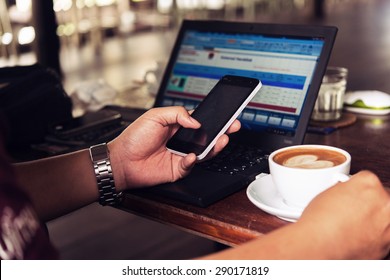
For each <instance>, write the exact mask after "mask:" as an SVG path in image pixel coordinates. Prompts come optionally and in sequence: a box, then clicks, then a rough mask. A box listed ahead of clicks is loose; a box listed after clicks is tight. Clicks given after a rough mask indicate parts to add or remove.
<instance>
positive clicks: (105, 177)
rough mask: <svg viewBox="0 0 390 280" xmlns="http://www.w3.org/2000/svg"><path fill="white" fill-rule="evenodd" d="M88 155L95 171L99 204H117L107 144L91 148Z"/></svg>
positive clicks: (117, 197)
mask: <svg viewBox="0 0 390 280" xmlns="http://www.w3.org/2000/svg"><path fill="white" fill-rule="evenodd" d="M89 153H90V156H91V160H92V163H93V168H94V170H95V176H96V181H97V186H98V190H99V203H100V204H101V205H103V206H105V205H115V204H117V203H118V202H119V194H118V193H117V192H116V189H115V182H114V177H113V174H112V169H111V162H110V156H109V151H108V148H107V144H106V143H103V144H99V145H94V146H91V147H90V148H89Z"/></svg>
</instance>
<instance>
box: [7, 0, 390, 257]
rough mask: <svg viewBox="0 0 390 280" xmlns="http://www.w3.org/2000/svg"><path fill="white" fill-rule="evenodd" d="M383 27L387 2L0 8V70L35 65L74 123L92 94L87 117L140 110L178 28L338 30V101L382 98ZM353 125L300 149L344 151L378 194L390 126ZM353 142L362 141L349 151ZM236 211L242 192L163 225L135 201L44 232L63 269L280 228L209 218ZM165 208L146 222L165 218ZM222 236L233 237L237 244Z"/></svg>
mask: <svg viewBox="0 0 390 280" xmlns="http://www.w3.org/2000/svg"><path fill="white" fill-rule="evenodd" d="M45 2H46V3H45ZM51 15H52V16H53V17H51ZM389 15H390V1H387V0H207V1H206V0H181V1H180V0H53V1H43V0H42V1H35V0H34V1H32V0H14V1H12V0H0V68H5V67H13V66H26V65H33V64H35V63H37V62H38V63H40V64H41V65H43V66H45V67H50V68H52V69H54V70H55V71H56V72H57V73H58V75H59V76H60V79H61V82H62V85H63V87H64V90H65V92H66V93H67V94H68V95H69V96H70V98H71V99H72V102H73V116H79V115H82V114H83V113H85V111H86V110H90V109H91V108H92V104H90V103H89V102H90V99H88V98H90V96H86V95H88V92H91V91H94V89H95V90H96V88H99V89H100V90H101V91H103V92H104V93H105V96H104V97H101V98H100V99H99V100H98V102H100V103H101V104H98V106H99V105H117V106H125V107H131V108H141V109H149V108H151V107H152V106H153V103H154V98H155V96H156V92H157V90H158V85H159V82H160V78H161V75H162V73H163V70H164V67H165V65H166V63H167V61H168V58H169V55H170V52H171V50H172V47H173V44H174V42H175V38H176V35H177V32H178V30H179V28H180V25H181V22H182V21H183V20H184V19H189V20H210V19H213V20H221V21H238V22H256V23H280V24H302V25H325V26H336V27H337V28H338V34H337V37H336V41H335V43H334V46H333V50H332V53H331V56H330V59H329V63H328V65H329V66H337V67H344V68H347V69H348V78H347V85H346V91H347V92H353V91H381V92H384V93H390V79H389V74H390V17H389ZM45 20H47V21H45ZM53 38H54V39H53ZM53 40H54V41H53ZM53 42H54V43H53ZM55 42H58V46H57V45H56V44H55ZM86 98H87V99H86ZM95 105H96V104H95ZM387 106H388V108H389V107H390V105H387ZM92 109H93V108H92ZM344 113H345V112H344ZM348 114H351V113H348ZM348 114H347V113H345V115H348ZM352 115H353V117H352V119H351V118H347V119H346V120H344V121H345V123H338V124H337V125H335V126H334V127H333V128H334V131H332V132H330V133H329V134H324V133H322V134H321V133H316V132H311V133H309V132H308V133H307V136H306V138H305V142H307V143H322V144H326V145H336V146H340V147H341V148H345V149H347V150H348V149H351V154H352V172H357V171H358V170H360V169H366V168H368V169H372V170H373V171H377V172H378V175H379V177H380V178H381V179H382V181H383V182H384V185H385V186H387V187H388V186H389V185H390V184H389V183H390V173H389V172H388V170H386V168H385V166H388V159H387V162H386V159H383V160H382V161H377V160H376V156H377V157H380V155H383V153H389V151H390V147H389V143H388V140H386V139H388V136H389V135H388V134H389V131H390V130H389V126H390V124H389V118H388V116H387V114H375V115H371V114H364V113H363V114H359V113H356V114H352ZM348 116H349V115H348ZM360 132H361V133H362V137H361V138H365V139H356V138H359V137H357V136H356V135H359V133H360ZM353 133H356V135H354V134H353ZM368 139H371V140H368ZM369 141H372V144H367V143H366V142H369ZM379 149H380V150H381V151H379ZM357 151H362V153H361V154H360V153H358V152H357ZM363 151H364V152H363ZM386 151H387V152H386ZM368 154H369V155H370V158H368V156H367V155H368ZM381 158H386V157H381ZM387 158H388V157H387ZM238 200H240V201H241V202H240V203H239V206H237V208H236V209H234V208H233V209H232V211H234V212H235V213H236V214H235V215H237V216H238V217H239V212H240V209H245V211H247V212H248V213H250V215H249V214H248V216H251V215H252V216H251V217H254V216H256V215H259V213H260V212H261V210H260V209H258V208H257V207H255V206H254V205H253V204H251V202H250V201H249V200H247V198H246V196H245V190H242V191H241V192H240V193H237V194H234V195H233V196H232V197H229V198H228V199H226V200H225V201H224V202H219V203H217V204H216V205H215V206H214V205H212V206H211V207H210V209H198V208H196V207H195V206H194V207H190V208H188V207H187V206H185V205H184V206H183V205H181V204H179V205H178V206H177V205H174V206H175V208H174V209H173V210H172V209H171V210H172V213H170V214H169V215H168V214H167V217H166V218H165V219H164V217H162V216H163V214H161V215H160V216H158V214H156V213H152V212H153V211H151V210H150V211H148V210H145V209H146V207H148V205H149V204H147V203H146V204H145V205H141V204H142V203H143V200H141V199H140V200H137V199H134V201H135V202H136V203H135V206H130V208H129V209H127V211H124V210H123V209H117V208H114V207H101V206H100V205H98V204H97V203H95V204H92V205H89V206H87V207H84V208H82V209H80V210H77V211H75V212H73V213H71V214H68V215H66V216H63V217H60V218H57V219H55V220H52V221H50V222H48V224H47V227H48V231H49V234H50V238H51V240H52V242H53V244H54V245H55V246H56V247H57V248H58V249H59V252H60V255H61V258H63V259H188V258H195V257H199V256H201V255H204V254H208V253H211V252H215V251H217V250H221V249H223V248H226V247H228V246H234V245H236V244H239V243H241V242H244V241H246V240H249V239H251V238H253V237H255V236H258V235H259V234H262V233H265V232H268V231H270V230H272V229H274V228H277V227H279V226H282V225H284V224H285V223H286V221H282V220H280V219H278V218H277V217H273V216H272V217H271V216H270V217H268V216H267V217H266V218H260V219H258V220H257V222H258V223H259V224H261V223H263V224H264V225H254V224H255V222H254V221H252V222H248V221H246V220H245V218H243V219H242V220H241V221H237V222H236V224H235V223H233V222H230V221H227V220H224V219H225V217H222V215H216V216H212V214H213V213H214V212H218V211H219V209H226V207H228V208H230V207H231V205H233V204H236V201H238ZM148 203H149V202H148ZM164 203H165V202H164ZM164 203H161V204H159V206H158V208H156V212H158V211H163V210H164V209H167V208H169V207H171V206H170V204H169V203H168V204H164ZM129 204H130V198H129ZM167 205H168V206H167ZM131 207H134V208H131ZM149 207H150V205H149ZM239 207H241V208H239ZM238 208H239V209H238ZM142 210H145V212H142ZM193 213H196V214H193ZM194 215H198V216H199V219H198V220H195V218H194ZM228 215H229V214H226V216H228ZM263 215H268V214H263ZM220 216H221V217H220ZM233 216H234V215H233ZM175 218H176V219H177V220H178V222H177V223H176V222H171V221H169V219H175ZM192 219H193V220H192ZM237 220H240V218H238V219H237ZM200 221H203V222H205V223H206V225H203V226H202V225H200V223H201V222H200ZM190 224H192V225H190ZM227 224H229V225H228V226H227V227H226V228H224V226H225V225H227ZM229 226H230V228H229ZM232 228H235V229H236V228H239V229H240V233H239V234H237V236H236V237H237V238H236V239H234V237H231V236H230V235H229V234H230V231H233V230H232ZM212 231H213V232H214V233H213V234H211V233H210V232H212ZM228 235H229V236H228ZM232 235H233V233H232ZM225 237H226V238H225Z"/></svg>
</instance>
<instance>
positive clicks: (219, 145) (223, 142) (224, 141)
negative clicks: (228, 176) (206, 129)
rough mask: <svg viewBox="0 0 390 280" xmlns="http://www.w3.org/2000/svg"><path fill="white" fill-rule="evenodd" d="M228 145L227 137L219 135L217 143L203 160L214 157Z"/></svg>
mask: <svg viewBox="0 0 390 280" xmlns="http://www.w3.org/2000/svg"><path fill="white" fill-rule="evenodd" d="M228 143H229V136H227V135H226V134H223V135H221V137H219V138H218V140H217V142H216V143H215V145H214V147H213V149H212V150H211V151H210V152H209V153H208V155H207V156H206V158H205V160H207V159H209V158H212V157H214V156H216V155H217V154H218V153H220V152H221V151H222V150H223V149H224V148H225V147H226V145H227V144H228Z"/></svg>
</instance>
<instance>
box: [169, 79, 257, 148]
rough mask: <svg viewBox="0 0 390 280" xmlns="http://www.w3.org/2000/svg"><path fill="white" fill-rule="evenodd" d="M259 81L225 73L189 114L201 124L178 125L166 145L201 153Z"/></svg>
mask: <svg viewBox="0 0 390 280" xmlns="http://www.w3.org/2000/svg"><path fill="white" fill-rule="evenodd" d="M258 84H259V81H258V80H257V79H252V78H247V77H237V76H224V77H223V78H222V79H221V80H220V81H219V82H218V83H217V84H216V86H215V87H214V88H213V89H212V90H211V91H210V93H209V94H208V95H207V96H206V97H205V98H204V100H203V101H202V102H201V103H200V104H199V105H198V107H197V108H196V109H195V111H194V112H193V113H192V117H193V118H195V119H196V120H197V121H198V122H200V123H201V127H200V128H199V129H189V128H183V127H181V128H180V129H179V130H178V131H177V132H176V133H175V135H174V136H173V137H172V138H171V139H170V140H169V141H168V143H167V147H168V148H169V149H172V150H176V151H179V152H183V153H191V152H193V153H195V154H197V155H198V154H200V153H202V152H203V151H204V150H205V149H206V148H207V147H208V146H209V145H210V143H211V142H212V141H213V140H214V139H215V137H216V136H217V135H218V133H220V131H221V130H222V129H223V128H224V126H225V125H226V123H228V122H229V120H231V118H232V117H233V116H234V114H235V113H236V112H237V110H239V109H240V107H242V104H243V103H244V102H245V100H247V99H248V97H249V96H250V94H251V93H252V92H253V90H254V89H255V88H256V86H257V85H258Z"/></svg>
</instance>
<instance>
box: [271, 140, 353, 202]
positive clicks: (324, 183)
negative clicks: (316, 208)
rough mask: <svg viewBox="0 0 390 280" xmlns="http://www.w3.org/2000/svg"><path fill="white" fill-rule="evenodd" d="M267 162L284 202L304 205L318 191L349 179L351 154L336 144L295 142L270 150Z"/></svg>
mask: <svg viewBox="0 0 390 280" xmlns="http://www.w3.org/2000/svg"><path fill="white" fill-rule="evenodd" d="M268 161H269V167H270V173H271V176H272V179H273V182H274V184H275V187H276V188H277V190H278V192H279V193H280V195H281V196H282V197H283V200H284V202H285V203H286V204H288V205H290V206H293V207H299V208H304V207H306V205H307V204H308V203H309V202H310V201H311V200H312V199H313V198H314V197H315V196H316V195H318V194H319V193H320V192H322V191H324V190H326V189H327V188H329V187H331V186H333V185H335V184H336V183H337V182H339V181H346V180H348V179H349V177H348V174H349V172H350V165H351V156H350V154H349V153H348V152H346V151H344V150H342V149H339V148H336V147H331V146H324V145H299V146H291V147H287V148H282V149H279V150H276V151H274V152H273V153H272V154H271V155H270V156H269V159H268Z"/></svg>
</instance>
